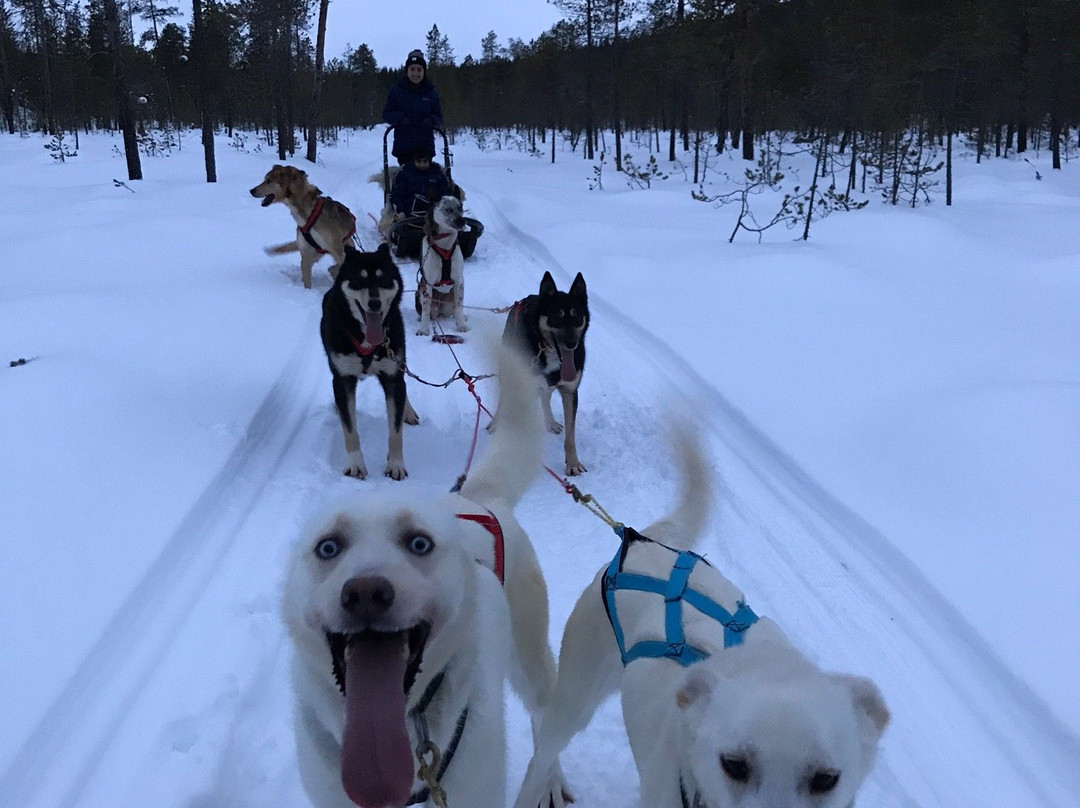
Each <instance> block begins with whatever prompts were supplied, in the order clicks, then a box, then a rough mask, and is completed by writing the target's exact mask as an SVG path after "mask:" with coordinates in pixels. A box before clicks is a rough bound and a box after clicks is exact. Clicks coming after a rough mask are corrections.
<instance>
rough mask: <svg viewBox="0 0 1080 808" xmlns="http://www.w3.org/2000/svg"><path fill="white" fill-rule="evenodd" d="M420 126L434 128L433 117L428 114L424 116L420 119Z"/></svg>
mask: <svg viewBox="0 0 1080 808" xmlns="http://www.w3.org/2000/svg"><path fill="white" fill-rule="evenodd" d="M420 128H421V129H434V128H435V119H434V118H432V117H431V116H430V115H429V116H428V117H426V118H424V120H422V121H420Z"/></svg>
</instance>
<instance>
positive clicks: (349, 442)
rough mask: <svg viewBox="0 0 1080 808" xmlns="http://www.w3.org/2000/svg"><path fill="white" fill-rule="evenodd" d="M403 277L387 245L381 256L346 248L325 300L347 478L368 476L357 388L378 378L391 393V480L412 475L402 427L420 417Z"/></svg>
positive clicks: (323, 327) (326, 340) (324, 329)
mask: <svg viewBox="0 0 1080 808" xmlns="http://www.w3.org/2000/svg"><path fill="white" fill-rule="evenodd" d="M402 286H403V284H402V281H401V273H400V272H399V271H398V268H397V265H396V264H394V261H393V259H392V258H391V257H390V248H389V247H388V246H386V245H385V244H382V245H380V246H379V249H378V250H376V251H375V252H372V253H369V252H360V251H358V250H354V249H353V248H352V247H346V248H345V260H344V261H343V262H342V264H341V266H340V267H339V268H338V273H337V278H336V279H335V280H334V285H333V286H332V287H330V290H329V291H328V292H327V293H326V294H325V295H324V296H323V304H322V321H321V323H320V324H319V332H320V334H321V335H322V343H323V348H324V349H325V350H326V359H327V361H328V362H329V363H330V373H331V374H333V377H334V403H335V405H336V406H337V411H338V416H339V417H340V418H341V431H342V432H343V433H344V435H345V456H346V461H345V473H346V474H347V475H349V476H350V477H359V478H360V479H361V480H362V479H364V478H365V477H367V466H365V465H364V456H363V454H362V453H361V451H360V435H359V434H358V432H357V428H356V383H357V381H358V380H359V379H360V378H362V377H364V376H376V377H378V379H379V384H381V385H382V388H383V392H384V393H385V394H386V419H387V422H388V424H389V431H390V439H389V445H388V447H387V451H386V468H385V470H384V473H385V474H386V476H387V477H392V478H393V479H395V480H402V479H404V478H405V477H407V476H409V473H408V471H406V470H405V459H404V456H403V454H402V448H401V444H402V441H401V431H402V423H403V422H404V423H407V424H416V423H419V420H420V419H419V418H418V417H417V415H416V412H415V411H414V410H413V408H412V405H411V404H409V399H408V396H407V395H406V393H405V323H404V321H403V320H402V319H401V309H400V303H401V292H402Z"/></svg>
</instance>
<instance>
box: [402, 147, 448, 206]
mask: <svg viewBox="0 0 1080 808" xmlns="http://www.w3.org/2000/svg"><path fill="white" fill-rule="evenodd" d="M450 193H451V190H450V181H449V180H448V179H447V177H446V174H445V173H444V172H443V169H442V166H440V165H439V164H438V163H436V162H433V161H432V159H431V157H430V155H428V154H427V152H425V151H419V150H418V151H417V152H416V153H415V154H414V155H413V158H412V160H411V161H410V162H408V163H405V165H403V166H402V167H401V170H400V171H398V173H397V176H396V177H394V183H393V186H392V187H391V189H390V204H391V205H392V206H393V208H394V218H395V219H405V218H408V217H410V216H416V217H423V216H424V215H425V214H426V213H427V212H428V208H430V207H431V200H432V199H441V198H442V197H444V196H447V195H448V194H450Z"/></svg>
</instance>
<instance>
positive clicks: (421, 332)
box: [416, 325, 431, 337]
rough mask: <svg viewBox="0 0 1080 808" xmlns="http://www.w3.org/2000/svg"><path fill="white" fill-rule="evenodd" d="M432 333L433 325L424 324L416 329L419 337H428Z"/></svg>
mask: <svg viewBox="0 0 1080 808" xmlns="http://www.w3.org/2000/svg"><path fill="white" fill-rule="evenodd" d="M430 333H431V326H424V325H422V326H420V327H419V328H418V329H416V336H418V337H426V336H427V335H428V334H430Z"/></svg>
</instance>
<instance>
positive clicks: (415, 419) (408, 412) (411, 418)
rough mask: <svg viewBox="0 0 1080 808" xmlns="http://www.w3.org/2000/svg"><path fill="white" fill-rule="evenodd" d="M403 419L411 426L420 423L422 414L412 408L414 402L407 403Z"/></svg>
mask: <svg viewBox="0 0 1080 808" xmlns="http://www.w3.org/2000/svg"><path fill="white" fill-rule="evenodd" d="M401 420H403V421H404V422H405V423H407V424H408V425H409V426H416V425H417V424H419V423H420V416H419V415H417V414H416V410H414V409H413V408H412V404H406V405H405V414H404V415H402V417H401Z"/></svg>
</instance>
